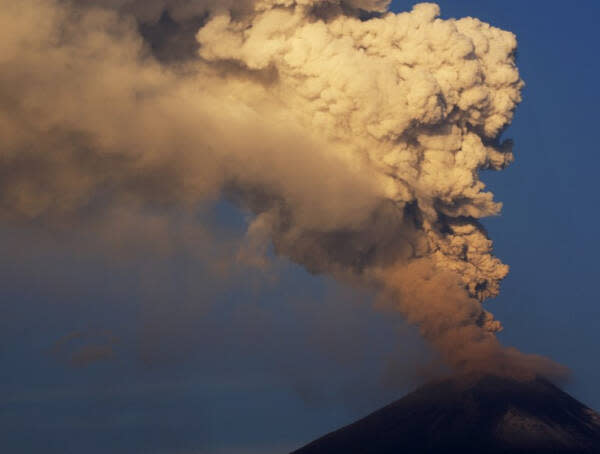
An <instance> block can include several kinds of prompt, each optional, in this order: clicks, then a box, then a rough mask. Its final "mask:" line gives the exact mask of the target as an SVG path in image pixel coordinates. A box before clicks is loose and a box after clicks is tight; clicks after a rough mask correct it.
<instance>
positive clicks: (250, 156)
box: [0, 0, 563, 376]
mask: <svg viewBox="0 0 600 454" xmlns="http://www.w3.org/2000/svg"><path fill="white" fill-rule="evenodd" d="M388 3H389V2H388V1H385V0H347V1H345V0H256V1H218V0H213V1H208V0H200V1H193V0H187V1H186V0H179V1H175V0H173V1H168V0H161V1H158V0H153V1H137V0H130V1H116V0H115V1H110V0H102V1H95V2H85V1H83V0H81V1H78V2H68V1H58V0H20V1H18V2H15V1H9V0H0V4H1V8H0V23H1V24H2V27H1V28H0V34H1V38H2V39H1V40H0V65H1V67H2V70H1V71H0V100H1V102H0V136H1V137H2V138H3V139H2V145H0V157H1V159H0V207H1V214H2V217H3V219H4V221H5V222H8V223H11V224H13V225H27V224H31V223H34V224H36V225H42V226H48V227H52V228H63V229H64V228H66V229H69V228H82V227H81V226H82V225H89V223H90V222H96V220H97V219H99V218H101V217H102V216H108V217H110V216H113V217H114V216H117V218H115V222H116V225H118V215H119V213H123V210H125V211H127V210H133V211H134V210H157V211H160V210H161V209H163V208H164V207H169V208H170V209H171V208H176V209H177V210H188V211H192V210H194V209H196V208H197V207H198V205H199V204H202V203H204V202H208V201H211V200H216V199H218V198H220V197H227V198H228V199H229V200H232V201H234V202H235V203H237V204H238V205H239V206H240V207H242V208H244V209H247V210H250V211H251V212H252V213H254V215H255V216H254V218H253V221H252V222H251V224H250V225H249V227H248V233H247V242H248V245H249V247H248V250H249V251H259V252H260V251H264V250H265V249H266V248H265V247H262V246H264V245H266V244H269V243H272V244H273V245H274V248H275V251H276V253H277V254H279V255H281V256H285V257H288V258H289V259H291V260H293V261H294V262H296V263H299V264H301V265H303V266H304V267H305V268H307V269H308V270H309V271H311V272H314V273H327V274H330V275H332V276H334V277H336V278H338V279H340V280H342V281H347V282H352V283H353V284H360V285H363V286H366V287H369V288H372V289H374V290H375V291H377V292H378V293H379V294H380V295H382V296H383V297H385V298H386V300H387V301H391V303H390V304H392V306H393V307H394V308H396V309H397V310H398V311H400V312H401V313H402V314H403V315H404V317H405V318H406V319H407V320H408V321H410V322H412V323H414V324H416V325H417V326H418V327H419V329H420V332H421V333H422V335H423V336H424V338H425V339H427V340H428V341H429V342H430V344H431V345H432V346H433V347H434V348H435V349H436V351H438V352H439V354H440V356H441V357H442V358H443V360H444V361H445V362H446V363H447V364H448V365H449V366H450V367H452V368H454V369H456V370H459V371H470V370H480V371H486V372H494V373H504V374H510V375H517V376H530V375H532V374H537V373H543V374H547V375H554V374H559V373H562V371H563V370H562V367H560V366H558V365H556V364H554V363H552V362H551V361H549V360H547V359H545V358H542V357H537V356H532V355H525V354H523V353H520V352H518V351H516V350H512V349H507V348H504V347H502V346H501V345H500V344H499V342H498V340H497V339H496V336H495V334H494V333H495V332H497V331H499V330H500V329H501V325H500V323H499V322H498V321H496V320H494V318H493V316H492V315H491V314H490V313H489V312H487V311H486V310H484V309H483V307H482V303H483V301H484V300H485V299H486V298H489V297H493V296H496V295H497V294H498V292H499V284H500V281H501V280H502V279H503V278H504V277H505V276H506V274H507V272H508V267H507V266H506V265H505V264H503V263H502V262H501V261H500V260H499V259H498V258H496V257H495V256H494V255H493V253H492V242H491V241H490V239H489V238H488V237H487V235H486V232H485V231H484V229H483V227H482V226H481V224H480V223H479V219H481V218H483V217H486V216H492V215H495V214H497V213H498V212H499V210H500V208H501V205H500V204H499V203H497V202H495V201H494V200H493V195H492V194H491V193H490V192H487V191H485V186H484V184H483V183H482V182H481V181H480V179H479V175H478V172H479V170H481V169H491V170H500V169H502V168H504V167H505V166H506V165H508V164H509V163H510V162H511V161H512V159H513V155H512V152H511V143H510V142H506V141H505V142H501V141H500V140H499V135H500V133H501V132H502V131H503V129H504V128H505V127H506V126H507V125H508V124H509V123H510V121H511V119H512V115H513V111H514V109H515V107H516V106H517V104H518V103H519V102H520V100H521V94H520V92H521V89H522V87H523V82H522V81H521V79H520V77H519V73H518V70H517V68H516V66H515V61H514V57H515V50H516V44H517V43H516V39H515V36H514V35H513V34H512V33H510V32H506V31H503V30H500V29H498V28H495V27H492V26H490V25H488V24H486V23H483V22H481V21H479V20H477V19H474V18H465V19H459V20H455V19H449V20H443V19H440V18H439V14H440V11H439V8H438V6H437V5H435V4H431V3H423V4H418V5H416V6H415V7H414V8H413V9H412V11H410V12H407V13H402V14H394V13H391V12H388V11H387V6H388ZM161 15H162V16H161ZM159 21H160V22H161V23H163V25H164V24H166V25H168V27H166V25H165V27H166V28H167V29H168V30H167V31H166V32H165V31H164V30H163V31H161V30H160V27H159V24H160V23H159ZM169 27H170V28H169ZM169 30H170V31H169ZM161 33H162V35H161ZM161 46H162V47H161ZM170 52H171V53H170ZM169 56H170V57H172V58H170V57H169ZM90 219H92V220H93V221H90ZM86 222H87V224H86ZM78 226H79V227H78ZM99 234H101V233H99ZM112 234H113V235H114V232H112ZM261 245H262V246H261ZM246 255H247V254H246ZM257 263H259V264H260V263H261V261H260V260H257Z"/></svg>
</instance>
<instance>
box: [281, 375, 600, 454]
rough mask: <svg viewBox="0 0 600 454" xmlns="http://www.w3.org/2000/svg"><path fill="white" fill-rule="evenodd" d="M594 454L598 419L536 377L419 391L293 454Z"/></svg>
mask: <svg viewBox="0 0 600 454" xmlns="http://www.w3.org/2000/svg"><path fill="white" fill-rule="evenodd" d="M454 452H460V453H478V454H482V453H490V454H496V453H498V454H500V453H502V454H525V453H527V454H550V453H552V454H600V415H599V414H598V413H596V412H595V411H593V410H592V409H590V408H589V407H587V406H585V405H584V404H582V403H581V402H579V401H577V400H576V399H574V398H573V397H571V396H570V395H568V394H567V393H566V392H564V391H562V390H561V389H559V388H558V387H557V386H555V385H554V384H552V383H551V382H549V381H547V380H545V379H543V378H535V379H531V380H516V379H512V378H507V377H500V376H494V375H481V376H462V377H453V378H448V379H444V380H438V381H435V382H432V383H429V384H426V385H424V386H422V387H420V388H418V389H417V390H415V391H413V392H412V393H409V394H407V395H406V396H404V397H403V398H401V399H399V400H397V401H395V402H393V403H391V404H389V405H387V406H385V407H383V408H381V409H379V410H377V411H375V412H373V413H371V414H370V415H368V416H366V417H364V418H362V419H360V420H358V421H356V422H355V423H352V424H350V425H348V426H345V427H342V428H341V429H338V430H336V431H333V432H331V433H329V434H327V435H325V436H323V437H321V438H318V439H317V440H315V441H313V442H311V443H309V444H308V445H306V446H304V447H302V448H300V449H298V450H296V451H294V452H293V453H292V454H342V453H343V454H392V453H394V454H399V453H407V454H408V453H410V454H418V453H428V454H433V453H454Z"/></svg>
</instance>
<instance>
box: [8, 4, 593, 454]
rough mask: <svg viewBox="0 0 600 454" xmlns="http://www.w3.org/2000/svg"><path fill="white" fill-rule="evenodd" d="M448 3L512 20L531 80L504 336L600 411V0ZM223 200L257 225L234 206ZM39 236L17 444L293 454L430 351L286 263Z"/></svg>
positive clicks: (227, 225)
mask: <svg viewBox="0 0 600 454" xmlns="http://www.w3.org/2000/svg"><path fill="white" fill-rule="evenodd" d="M412 3H413V2H405V1H394V2H393V4H392V9H393V10H394V11H401V10H403V9H407V8H409V7H410V6H411V5H412ZM439 3H440V6H441V9H442V17H444V18H448V17H462V16H468V15H470V16H474V17H478V18H480V19H482V20H484V21H486V22H489V23H491V24H493V25H496V26H499V27H501V28H503V29H508V30H511V31H513V32H514V33H515V34H516V35H517V38H518V41H519V51H518V66H519V68H520V71H521V75H522V78H523V79H524V80H525V82H526V84H527V85H526V88H525V90H524V100H523V103H522V104H521V105H520V107H519V108H518V110H517V115H516V117H515V120H514V122H513V125H512V126H511V127H510V128H509V129H508V130H507V131H506V133H505V137H506V138H512V139H514V141H515V149H514V151H515V157H516V160H515V163H514V164H512V165H511V166H510V167H509V168H508V169H506V170H504V171H502V172H499V173H487V174H486V175H485V177H484V180H485V181H486V183H487V184H488V185H489V187H490V188H491V190H492V191H493V192H494V193H495V194H496V198H497V199H498V200H500V201H502V202H503V203H504V209H503V212H502V215H501V216H499V217H496V218H493V219H488V220H486V221H485V225H486V227H487V228H488V230H489V233H490V236H491V238H492V239H493V240H494V242H495V250H496V254H497V255H498V256H499V257H500V258H501V259H502V260H503V261H504V262H505V263H507V264H509V265H510V266H511V272H510V275H509V277H508V278H507V279H506V280H505V281H504V283H503V288H502V292H501V294H500V296H499V297H498V298H496V299H495V300H493V301H489V302H488V303H487V304H488V305H489V308H490V310H491V311H492V312H493V313H494V314H495V315H496V316H497V318H498V319H500V320H501V321H502V322H503V324H504V326H505V331H504V332H503V333H501V335H500V337H501V339H502V341H503V342H504V343H505V344H507V345H514V346H516V347H518V348H520V349H522V350H524V351H527V352H534V353H540V354H544V355H548V356H550V357H551V358H553V359H554V360H556V361H558V362H560V363H562V364H564V365H566V366H568V367H569V368H570V369H571V370H572V373H573V376H572V380H571V381H570V382H569V383H568V384H567V390H568V391H570V392H571V393H572V394H574V395H575V396H576V397H577V398H579V399H580V400H582V401H583V402H585V403H587V404H588V405H590V406H592V407H593V408H596V409H600V390H599V389H598V387H597V383H598V382H599V381H600V365H599V364H598V362H597V361H596V358H598V357H600V342H598V341H599V335H598V331H597V323H598V320H600V306H599V305H598V304H597V303H598V301H597V300H598V297H597V294H596V293H597V292H596V288H595V285H596V280H597V278H596V276H597V273H598V259H597V257H598V256H599V255H600V242H599V241H598V239H597V233H596V231H597V222H598V220H599V216H598V214H597V212H596V207H597V206H598V205H599V202H600V200H598V199H599V195H598V194H599V191H598V190H597V189H596V187H595V185H596V181H597V180H598V169H597V166H598V164H600V158H599V157H598V145H597V139H596V134H597V129H598V127H597V126H596V124H595V123H596V122H597V118H598V113H597V106H598V105H599V103H600V93H599V90H598V85H597V82H596V79H597V74H598V72H599V69H600V68H599V65H600V63H599V61H598V58H597V55H598V53H599V49H598V47H599V46H598V43H599V42H600V40H599V39H598V36H597V32H596V21H597V17H598V13H599V12H600V4H598V3H597V2H594V1H591V0H583V1H578V2H573V3H566V2H558V1H543V2H542V1H537V0H534V1H527V2H523V1H518V0H511V1H482V0H477V1H476V0H473V1H467V0H448V1H441V2H439ZM213 215H214V218H215V223H216V225H218V226H219V227H220V228H222V229H223V230H227V231H229V232H231V234H232V235H234V236H235V235H236V234H241V233H242V232H243V230H244V226H245V223H246V218H245V214H244V213H240V212H238V211H237V210H236V209H235V208H234V207H232V206H230V205H228V204H226V203H221V204H219V205H217V206H216V207H214V210H213ZM23 235H25V236H27V232H22V231H21V232H15V231H11V230H10V229H4V230H3V234H2V236H1V237H0V253H1V254H2V256H3V257H6V259H4V260H2V261H1V262H0V304H1V306H0V307H1V308H2V312H1V314H2V316H1V317H0V360H1V361H2V364H3V367H2V368H0V396H2V397H0V399H2V402H1V403H0V442H1V443H0V444H2V445H3V446H9V447H10V450H9V451H8V452H11V453H15V454H16V453H29V452H35V451H37V450H39V449H43V451H44V452H46V453H70V452H73V453H79V452H85V453H89V454H94V453H107V452H110V453H128V454H129V453H138V452H139V453H151V454H152V453H157V454H176V453H178V454H233V453H239V454H246V453H247V454H254V453H257V454H258V453H260V454H270V453H278V452H279V453H280V452H286V451H288V450H290V449H292V448H294V447H297V446H300V445H301V444H303V443H305V442H307V441H310V440H311V439H313V438H315V437H316V436H318V435H320V434H322V433H325V432H327V431H329V430H332V429H334V428H336V427H338V426H340V425H342V424H346V423H348V422H351V421H352V420H354V419H356V418H358V417H360V416H362V415H364V414H366V413H368V412H369V411H371V410H374V409H376V408H378V407H379V406H381V405H384V404H385V403H387V402H389V401H391V400H393V399H395V398H398V397H400V396H401V395H402V394H403V393H405V392H406V391H407V390H409V389H410V388H411V387H412V386H414V383H416V381H418V377H419V373H420V369H421V368H423V367H426V365H427V355H428V351H427V349H426V348H425V346H424V345H423V344H422V342H421V341H420V339H419V338H418V336H417V335H416V334H415V332H414V329H412V328H410V327H408V326H406V325H404V324H403V323H402V321H401V320H400V319H399V318H398V316H397V315H394V314H390V313H387V312H383V311H380V310H377V309H376V308H374V307H373V303H372V301H371V299H370V297H369V295H366V294H360V293H357V292H356V291H355V289H352V290H350V289H344V288H342V287H340V286H338V285H336V284H335V283H334V282H332V281H330V280H329V279H327V278H324V277H320V276H312V275H309V274H308V273H306V272H305V271H303V270H302V269H300V268H299V267H297V266H295V265H292V264H289V263H286V262H284V261H279V260H276V261H275V265H274V268H273V271H272V273H271V274H270V275H269V276H267V277H265V276H261V275H259V274H258V273H257V274H251V275H244V276H243V278H242V279H239V280H238V281H237V282H236V284H235V285H233V284H231V285H227V286H221V285H219V284H218V283H215V282H212V281H211V280H210V279H208V278H206V277H204V274H203V270H202V265H201V264H199V263H195V262H194V261H193V259H192V258H190V257H189V256H188V255H186V254H185V252H184V251H183V252H181V253H180V254H178V255H177V256H176V257H173V258H171V259H169V260H168V261H166V262H165V261H163V260H161V259H160V258H157V257H153V256H151V255H150V256H148V257H146V258H145V259H144V260H143V266H140V263H129V264H122V263H119V264H118V266H117V265H116V263H115V262H114V261H113V260H111V258H110V257H98V256H93V255H92V256H90V255H85V254H83V255H82V254H79V253H78V252H77V251H76V250H73V249H72V248H61V247H60V245H59V246H58V247H54V248H53V247H49V248H45V249H43V250H40V249H37V248H36V247H35V246H36V244H35V243H36V242H38V241H39V242H40V243H41V242H42V240H41V239H39V238H37V237H31V241H32V243H33V244H32V248H31V250H24V251H17V252H15V251H14V249H13V247H12V246H13V244H14V238H15V237H17V236H19V237H23ZM34 250H35V252H32V251H34ZM156 282H160V283H161V284H160V285H151V284H152V283H156ZM107 348H108V349H109V350H112V356H111V357H110V358H108V357H107V353H106V351H107ZM73 355H75V357H78V358H79V361H70V362H69V360H68V358H73V357H74V356H73ZM77 355H79V356H77ZM86 358H88V360H86ZM90 358H91V359H90ZM93 359H96V360H95V361H93Z"/></svg>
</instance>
